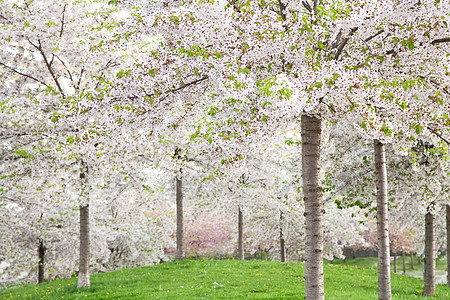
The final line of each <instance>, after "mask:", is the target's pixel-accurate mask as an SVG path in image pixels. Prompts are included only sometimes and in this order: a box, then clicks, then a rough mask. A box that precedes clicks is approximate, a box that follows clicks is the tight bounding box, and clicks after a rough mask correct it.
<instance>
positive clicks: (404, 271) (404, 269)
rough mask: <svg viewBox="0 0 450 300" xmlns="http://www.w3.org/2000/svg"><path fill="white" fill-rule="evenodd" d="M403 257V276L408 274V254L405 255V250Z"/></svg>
mask: <svg viewBox="0 0 450 300" xmlns="http://www.w3.org/2000/svg"><path fill="white" fill-rule="evenodd" d="M402 256H403V274H405V273H406V261H405V260H406V254H405V251H404V250H403V253H402Z"/></svg>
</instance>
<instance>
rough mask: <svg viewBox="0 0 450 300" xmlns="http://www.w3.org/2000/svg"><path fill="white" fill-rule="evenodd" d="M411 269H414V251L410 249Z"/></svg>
mask: <svg viewBox="0 0 450 300" xmlns="http://www.w3.org/2000/svg"><path fill="white" fill-rule="evenodd" d="M410 254H411V270H414V252H412V251H411V253H410Z"/></svg>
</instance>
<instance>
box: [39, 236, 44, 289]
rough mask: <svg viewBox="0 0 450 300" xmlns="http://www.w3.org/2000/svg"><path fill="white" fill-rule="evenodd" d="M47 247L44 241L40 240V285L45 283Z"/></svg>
mask: <svg viewBox="0 0 450 300" xmlns="http://www.w3.org/2000/svg"><path fill="white" fill-rule="evenodd" d="M45 250H46V249H45V246H44V240H42V239H41V238H40V239H39V249H38V256H39V265H38V283H43V282H44V263H45Z"/></svg>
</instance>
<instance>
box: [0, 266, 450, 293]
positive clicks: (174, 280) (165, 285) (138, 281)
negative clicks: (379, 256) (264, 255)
mask: <svg viewBox="0 0 450 300" xmlns="http://www.w3.org/2000/svg"><path fill="white" fill-rule="evenodd" d="M324 273H325V292H326V296H325V298H326V299H339V300H342V299H364V300H369V299H378V297H377V291H378V289H377V270H376V268H374V267H358V266H351V265H347V264H335V265H329V264H327V263H325V266H324ZM303 275H304V265H303V264H302V263H280V262H276V261H268V262H266V261H260V260H251V261H235V260H222V261H212V260H207V261H193V260H187V261H181V262H177V261H176V262H168V263H164V264H160V265H156V266H151V267H143V268H136V269H124V270H120V271H115V272H109V273H100V274H94V275H92V276H91V288H90V289H83V290H78V289H77V288H76V283H77V282H76V280H77V279H76V278H67V279H61V280H55V281H53V282H49V283H43V284H38V285H29V286H21V287H14V288H10V289H7V290H3V291H0V300H2V299H3V300H6V299H12V300H15V299H302V298H303V297H304V290H305V289H304V288H305V287H304V285H305V283H304V282H303V281H302V280H303ZM421 293H422V280H420V279H418V278H414V277H410V276H402V275H397V274H392V295H393V298H394V299H420V298H421V299H450V297H449V296H448V295H449V294H450V288H448V287H447V286H446V285H438V286H437V289H436V294H437V296H436V297H429V298H425V297H422V296H421Z"/></svg>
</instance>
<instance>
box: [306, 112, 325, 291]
mask: <svg viewBox="0 0 450 300" xmlns="http://www.w3.org/2000/svg"><path fill="white" fill-rule="evenodd" d="M301 131H302V177H303V193H304V200H305V214H304V215H305V223H306V231H305V246H306V251H305V258H306V262H305V299H307V300H323V299H324V297H325V292H324V280H323V214H324V213H325V210H324V208H323V192H322V185H321V179H320V140H321V135H322V124H321V120H320V119H318V118H316V117H310V116H307V115H302V117H301Z"/></svg>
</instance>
